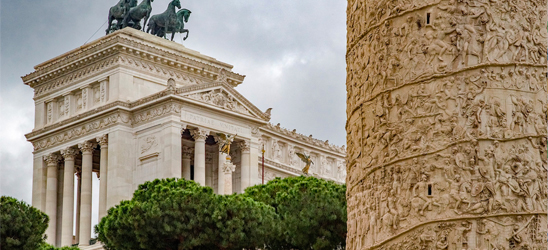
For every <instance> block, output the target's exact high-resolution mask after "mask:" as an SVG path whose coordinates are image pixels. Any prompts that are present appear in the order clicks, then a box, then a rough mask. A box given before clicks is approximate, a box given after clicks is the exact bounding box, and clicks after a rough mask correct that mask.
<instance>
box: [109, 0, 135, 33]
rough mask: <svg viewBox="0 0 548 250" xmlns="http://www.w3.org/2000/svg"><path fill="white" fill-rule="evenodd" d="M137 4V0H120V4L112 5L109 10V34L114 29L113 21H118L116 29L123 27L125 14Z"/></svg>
mask: <svg viewBox="0 0 548 250" xmlns="http://www.w3.org/2000/svg"><path fill="white" fill-rule="evenodd" d="M135 6H137V0H120V1H119V2H118V4H116V5H114V6H112V7H110V9H109V11H108V25H107V30H106V33H107V35H108V34H109V33H110V32H111V31H113V29H112V21H114V20H116V21H117V25H116V26H117V27H116V29H120V28H122V21H123V19H124V16H125V14H126V13H127V12H128V11H129V10H130V9H131V8H132V7H135Z"/></svg>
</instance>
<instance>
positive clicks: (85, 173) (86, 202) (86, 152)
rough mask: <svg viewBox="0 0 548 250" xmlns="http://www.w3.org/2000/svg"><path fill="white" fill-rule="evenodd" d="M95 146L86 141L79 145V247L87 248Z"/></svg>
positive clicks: (89, 236) (89, 230)
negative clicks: (80, 167) (80, 159)
mask: <svg viewBox="0 0 548 250" xmlns="http://www.w3.org/2000/svg"><path fill="white" fill-rule="evenodd" d="M95 146H96V144H95V143H92V142H90V141H86V142H84V143H82V144H79V145H78V147H79V148H80V150H81V151H82V178H81V180H82V191H81V195H82V198H81V201H80V202H81V204H80V237H79V239H80V242H79V246H88V245H89V240H90V239H91V204H92V201H91V193H92V167H93V166H92V165H93V150H94V148H95Z"/></svg>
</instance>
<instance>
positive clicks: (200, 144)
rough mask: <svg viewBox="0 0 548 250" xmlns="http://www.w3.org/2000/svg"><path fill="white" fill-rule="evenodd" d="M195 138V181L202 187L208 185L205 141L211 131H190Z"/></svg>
mask: <svg viewBox="0 0 548 250" xmlns="http://www.w3.org/2000/svg"><path fill="white" fill-rule="evenodd" d="M190 134H191V135H192V138H194V143H195V144H194V181H196V182H198V183H200V185H202V186H205V185H206V173H205V140H206V138H207V137H208V136H209V131H206V130H203V129H199V128H197V129H194V130H191V131H190Z"/></svg>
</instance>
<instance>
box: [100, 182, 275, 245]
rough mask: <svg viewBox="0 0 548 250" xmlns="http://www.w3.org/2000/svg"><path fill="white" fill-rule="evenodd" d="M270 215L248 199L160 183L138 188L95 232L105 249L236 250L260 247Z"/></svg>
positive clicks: (192, 185) (271, 221)
mask: <svg viewBox="0 0 548 250" xmlns="http://www.w3.org/2000/svg"><path fill="white" fill-rule="evenodd" d="M276 216H277V215H276V213H275V212H274V209H273V208H272V207H270V206H267V205H265V204H263V203H260V202H256V201H254V200H252V199H251V198H247V197H241V196H238V195H231V196H219V195H215V194H214V193H213V190H212V189H211V188H209V187H202V186H200V185H199V184H197V183H195V182H193V181H187V180H184V179H179V180H177V179H164V180H155V181H151V182H146V183H144V184H142V185H140V186H139V188H138V189H137V191H135V193H134V195H133V198H132V199H131V200H129V201H123V202H121V203H120V204H119V205H117V206H115V207H113V208H111V209H109V211H108V215H107V216H105V217H104V218H103V219H102V220H101V222H100V223H99V224H98V225H97V226H96V229H95V230H96V232H97V233H98V234H99V238H98V239H99V240H100V241H101V242H103V243H104V244H105V246H106V248H108V249H116V250H125V249H132V250H133V249H171V250H175V249H178V250H182V249H242V248H254V247H256V246H259V247H260V246H263V245H264V239H265V238H268V237H269V236H268V235H267V234H269V233H271V231H270V229H271V228H272V227H274V220H275V218H276Z"/></svg>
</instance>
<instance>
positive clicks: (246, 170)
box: [238, 141, 257, 193]
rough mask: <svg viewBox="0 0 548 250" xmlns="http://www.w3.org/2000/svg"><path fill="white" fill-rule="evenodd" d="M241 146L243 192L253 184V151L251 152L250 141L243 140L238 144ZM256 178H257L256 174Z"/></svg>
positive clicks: (241, 183)
mask: <svg viewBox="0 0 548 250" xmlns="http://www.w3.org/2000/svg"><path fill="white" fill-rule="evenodd" d="M238 146H239V147H240V152H241V159H242V161H241V168H242V171H241V175H242V178H241V181H240V190H239V192H240V193H243V192H244V190H245V189H246V188H247V187H249V186H251V185H252V184H251V183H252V180H251V178H252V176H251V174H250V173H251V152H250V142H248V141H242V142H240V143H239V145H238ZM255 178H257V177H256V176H255Z"/></svg>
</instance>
